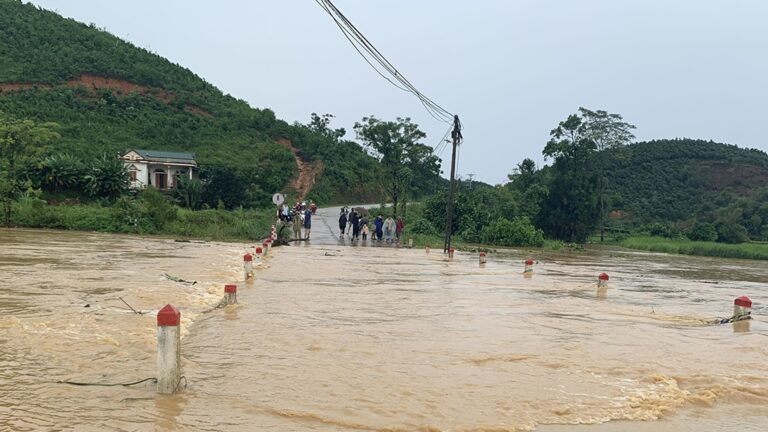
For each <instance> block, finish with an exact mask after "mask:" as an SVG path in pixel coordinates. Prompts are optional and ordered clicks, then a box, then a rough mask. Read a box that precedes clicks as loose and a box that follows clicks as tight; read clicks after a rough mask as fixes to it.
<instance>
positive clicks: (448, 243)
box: [443, 115, 463, 253]
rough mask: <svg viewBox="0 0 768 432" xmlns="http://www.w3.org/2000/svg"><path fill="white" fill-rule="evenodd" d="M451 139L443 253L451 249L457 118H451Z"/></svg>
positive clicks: (458, 132) (457, 138) (458, 127)
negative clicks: (449, 177) (451, 149)
mask: <svg viewBox="0 0 768 432" xmlns="http://www.w3.org/2000/svg"><path fill="white" fill-rule="evenodd" d="M451 138H453V151H452V152H451V183H450V185H449V186H448V203H447V204H448V205H447V208H446V211H445V214H446V215H445V245H444V246H443V253H448V250H449V249H451V231H453V230H452V229H451V228H453V194H454V190H455V189H456V148H457V147H458V146H459V144H461V140H462V139H463V137H462V136H461V122H460V121H459V116H458V115H454V116H453V131H452V132H451Z"/></svg>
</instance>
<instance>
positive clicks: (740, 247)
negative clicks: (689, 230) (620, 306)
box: [618, 236, 768, 260]
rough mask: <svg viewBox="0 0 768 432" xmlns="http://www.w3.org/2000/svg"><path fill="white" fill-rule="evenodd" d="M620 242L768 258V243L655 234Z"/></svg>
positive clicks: (640, 246)
mask: <svg viewBox="0 0 768 432" xmlns="http://www.w3.org/2000/svg"><path fill="white" fill-rule="evenodd" d="M618 244H619V245H620V246H622V247H625V248H629V249H639V250H645V251H650V252H664V253H670V254H681V255H696V256H711V257H722V258H742V259H753V260H768V244H766V243H740V244H725V243H715V242H702V241H692V240H672V239H668V238H664V237H653V236H635V237H628V238H625V239H623V240H621V241H619V242H618Z"/></svg>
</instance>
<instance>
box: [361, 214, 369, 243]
mask: <svg viewBox="0 0 768 432" xmlns="http://www.w3.org/2000/svg"><path fill="white" fill-rule="evenodd" d="M360 234H362V235H363V241H366V240H368V218H367V217H365V215H363V217H362V218H360Z"/></svg>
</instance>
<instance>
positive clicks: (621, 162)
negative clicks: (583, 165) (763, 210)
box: [606, 139, 768, 225]
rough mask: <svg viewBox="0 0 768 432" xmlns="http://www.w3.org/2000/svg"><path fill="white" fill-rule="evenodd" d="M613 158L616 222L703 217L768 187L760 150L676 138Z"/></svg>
mask: <svg viewBox="0 0 768 432" xmlns="http://www.w3.org/2000/svg"><path fill="white" fill-rule="evenodd" d="M609 156H610V157H609V158H607V159H608V165H607V167H606V168H607V169H606V174H607V177H608V179H609V183H608V189H609V191H608V195H609V197H610V198H611V199H610V202H611V205H610V208H611V209H612V210H613V211H614V213H613V214H612V215H613V216H614V218H615V219H616V218H618V219H622V218H623V219H627V220H631V221H634V222H636V223H637V222H640V223H647V222H660V221H684V220H688V219H691V218H692V217H699V218H701V217H702V216H707V214H708V213H712V212H714V211H715V210H716V209H717V208H719V207H725V206H726V205H728V204H730V203H732V202H733V201H735V200H738V199H750V198H754V197H755V196H756V194H762V193H763V192H764V191H765V188H768V154H766V153H764V152H762V151H760V150H753V149H743V148H739V147H736V146H734V145H727V144H719V143H715V142H712V141H702V140H691V139H673V140H655V141H649V142H640V143H636V144H632V145H630V146H627V147H625V148H623V149H614V150H610V151H609ZM710 216H711V215H710ZM758 225H759V224H758Z"/></svg>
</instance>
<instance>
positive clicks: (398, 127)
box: [354, 117, 439, 214]
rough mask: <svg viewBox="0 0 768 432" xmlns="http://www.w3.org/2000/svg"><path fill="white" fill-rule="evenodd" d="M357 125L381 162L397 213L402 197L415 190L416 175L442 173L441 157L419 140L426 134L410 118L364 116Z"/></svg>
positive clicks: (363, 141) (357, 129)
mask: <svg viewBox="0 0 768 432" xmlns="http://www.w3.org/2000/svg"><path fill="white" fill-rule="evenodd" d="M354 129H355V132H356V133H357V138H358V139H359V140H360V141H362V143H363V146H364V147H365V148H366V149H367V150H368V152H369V153H371V154H372V155H373V156H374V157H376V158H377V159H378V160H379V162H380V163H381V166H382V169H383V170H384V176H385V182H384V185H385V188H386V190H387V192H388V194H389V196H390V198H391V199H392V207H393V211H394V213H395V214H398V203H399V202H400V200H401V199H402V198H404V197H405V194H407V193H409V192H411V191H412V187H413V184H412V180H413V179H414V178H420V176H421V175H423V174H425V173H427V174H428V175H430V174H431V175H434V174H435V173H438V174H437V175H439V159H437V157H436V156H434V155H433V154H432V149H431V148H430V147H428V146H425V145H423V144H420V143H419V140H421V139H423V138H426V136H427V135H426V134H425V133H424V132H422V131H421V130H419V126H418V125H417V124H415V123H412V122H411V119H410V118H399V117H398V118H397V119H396V121H383V120H379V119H377V118H375V117H364V118H363V120H362V122H357V123H355V126H354ZM415 173H418V174H417V175H415Z"/></svg>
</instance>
